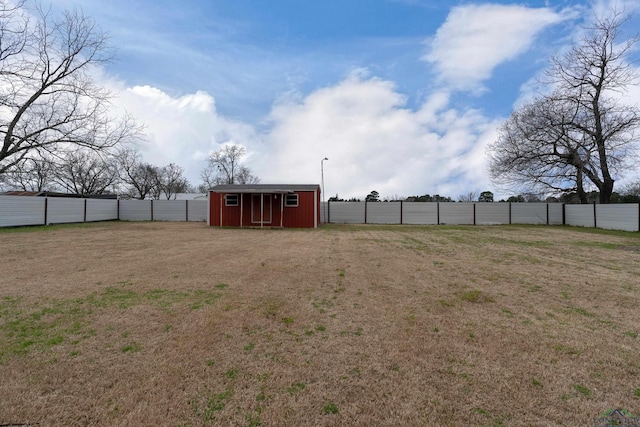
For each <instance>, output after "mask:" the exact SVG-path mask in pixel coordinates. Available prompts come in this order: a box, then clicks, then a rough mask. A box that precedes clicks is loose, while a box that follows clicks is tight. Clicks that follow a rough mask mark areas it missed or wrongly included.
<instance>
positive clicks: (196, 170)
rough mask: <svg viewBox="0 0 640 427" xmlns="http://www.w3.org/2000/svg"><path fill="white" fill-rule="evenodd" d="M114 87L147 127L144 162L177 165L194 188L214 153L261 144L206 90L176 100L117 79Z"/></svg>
mask: <svg viewBox="0 0 640 427" xmlns="http://www.w3.org/2000/svg"><path fill="white" fill-rule="evenodd" d="M110 85H111V88H112V90H113V91H114V92H117V93H118V95H117V99H115V100H114V102H115V103H116V104H117V106H118V107H121V108H124V109H126V110H127V111H128V112H129V113H131V114H132V115H133V116H134V117H135V118H136V120H137V121H138V122H139V123H140V124H143V125H144V126H145V138H144V140H143V141H142V142H141V143H140V144H139V146H138V148H139V150H140V152H141V153H142V155H143V157H144V159H145V160H146V161H148V162H150V163H152V164H154V165H157V166H163V165H167V164H169V163H177V164H178V165H180V166H182V167H184V168H185V172H186V175H187V177H188V179H189V181H190V182H191V183H192V184H194V185H198V184H199V183H200V172H201V171H202V170H203V169H204V167H205V166H206V157H207V155H208V154H209V153H210V152H211V151H214V150H218V149H220V147H221V146H222V145H223V144H225V143H237V144H241V145H244V146H247V147H248V148H249V147H250V146H251V144H253V143H255V142H256V141H258V140H259V138H258V136H257V135H256V133H255V131H254V129H253V127H252V126H250V125H247V124H245V123H243V122H241V121H236V120H232V119H229V118H227V117H223V116H221V115H220V114H219V113H218V112H217V111H216V107H215V99H214V98H213V97H212V96H211V95H209V94H208V93H206V92H202V91H198V92H196V93H193V94H186V95H182V96H178V97H173V96H171V95H169V94H167V93H165V92H163V91H162V90H160V89H157V88H154V87H150V86H135V87H131V88H126V87H124V86H123V85H122V84H121V83H117V82H115V83H114V82H113V81H112V82H110ZM249 150H250V148H249Z"/></svg>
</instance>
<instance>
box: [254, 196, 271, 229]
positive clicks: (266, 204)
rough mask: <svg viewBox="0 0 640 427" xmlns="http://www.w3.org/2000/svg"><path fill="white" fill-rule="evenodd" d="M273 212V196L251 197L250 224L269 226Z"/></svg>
mask: <svg viewBox="0 0 640 427" xmlns="http://www.w3.org/2000/svg"><path fill="white" fill-rule="evenodd" d="M272 212H273V194H252V195H251V222H252V223H254V224H271V220H272V219H271V218H272Z"/></svg>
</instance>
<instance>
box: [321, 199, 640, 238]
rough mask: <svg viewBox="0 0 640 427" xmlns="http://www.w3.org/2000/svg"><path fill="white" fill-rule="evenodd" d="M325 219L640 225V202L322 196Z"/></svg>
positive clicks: (630, 227) (637, 228) (342, 221)
mask: <svg viewBox="0 0 640 427" xmlns="http://www.w3.org/2000/svg"><path fill="white" fill-rule="evenodd" d="M321 219H322V222H323V223H327V222H328V223H334V224H425V225H426V224H456V225H458V224H460V225H462V224H468V225H492V224H496V225H497V224H547V225H563V224H566V225H572V226H580V227H597V228H606V229H611V230H625V231H640V204H609V205H598V204H596V205H564V204H562V203H455V202H447V203H444V202H443V203H438V202H431V203H430V202H426V203H423V202H323V203H322V209H321Z"/></svg>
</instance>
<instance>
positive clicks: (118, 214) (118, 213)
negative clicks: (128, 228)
mask: <svg viewBox="0 0 640 427" xmlns="http://www.w3.org/2000/svg"><path fill="white" fill-rule="evenodd" d="M117 210H118V212H117V213H116V215H117V217H118V221H120V199H118V206H117Z"/></svg>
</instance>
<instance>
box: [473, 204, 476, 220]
mask: <svg viewBox="0 0 640 427" xmlns="http://www.w3.org/2000/svg"><path fill="white" fill-rule="evenodd" d="M473 225H476V204H475V203H474V204H473Z"/></svg>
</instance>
